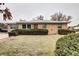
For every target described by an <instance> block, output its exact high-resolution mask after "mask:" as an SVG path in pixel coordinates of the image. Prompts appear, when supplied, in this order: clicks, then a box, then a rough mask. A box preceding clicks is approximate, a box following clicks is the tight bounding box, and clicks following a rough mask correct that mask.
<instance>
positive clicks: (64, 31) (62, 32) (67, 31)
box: [58, 29, 75, 35]
mask: <svg viewBox="0 0 79 59" xmlns="http://www.w3.org/2000/svg"><path fill="white" fill-rule="evenodd" d="M70 33H75V31H74V30H68V29H59V30H58V34H60V35H67V34H70Z"/></svg>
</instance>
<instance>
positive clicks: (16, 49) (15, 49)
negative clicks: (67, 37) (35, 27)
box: [0, 35, 62, 56]
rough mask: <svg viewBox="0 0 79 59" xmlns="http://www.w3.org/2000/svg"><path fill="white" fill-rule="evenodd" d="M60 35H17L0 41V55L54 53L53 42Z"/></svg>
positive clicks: (54, 42) (49, 54)
mask: <svg viewBox="0 0 79 59" xmlns="http://www.w3.org/2000/svg"><path fill="white" fill-rule="evenodd" d="M60 37H62V35H19V36H14V37H10V40H7V41H6V42H2V43H0V55H8V56H10V55H11V56H13V55H16V56H25V55H26V56H27V55H30V56H34V55H35V56H36V55H38V56H39V55H41V56H42V55H45V56H46V55H48V56H51V55H54V50H55V44H56V41H57V40H58V38H60Z"/></svg>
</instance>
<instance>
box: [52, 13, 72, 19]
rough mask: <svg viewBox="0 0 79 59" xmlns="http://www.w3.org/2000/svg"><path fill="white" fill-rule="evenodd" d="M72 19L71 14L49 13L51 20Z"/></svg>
mask: <svg viewBox="0 0 79 59" xmlns="http://www.w3.org/2000/svg"><path fill="white" fill-rule="evenodd" d="M70 19H72V17H71V16H66V15H63V14H62V13H60V12H59V13H55V14H54V15H51V20H53V21H69V20H70Z"/></svg>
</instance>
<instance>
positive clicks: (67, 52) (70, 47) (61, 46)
mask: <svg viewBox="0 0 79 59" xmlns="http://www.w3.org/2000/svg"><path fill="white" fill-rule="evenodd" d="M55 55H56V56H79V33H78V34H70V35H67V36H64V37H62V38H60V39H59V40H58V41H57V42H56V50H55Z"/></svg>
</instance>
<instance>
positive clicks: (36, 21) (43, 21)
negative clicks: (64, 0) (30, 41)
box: [5, 20, 70, 24]
mask: <svg viewBox="0 0 79 59" xmlns="http://www.w3.org/2000/svg"><path fill="white" fill-rule="evenodd" d="M5 23H7V24H17V23H49V24H50V23H70V21H53V20H31V21H16V22H15V21H14V22H13V21H8V22H5Z"/></svg>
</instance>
